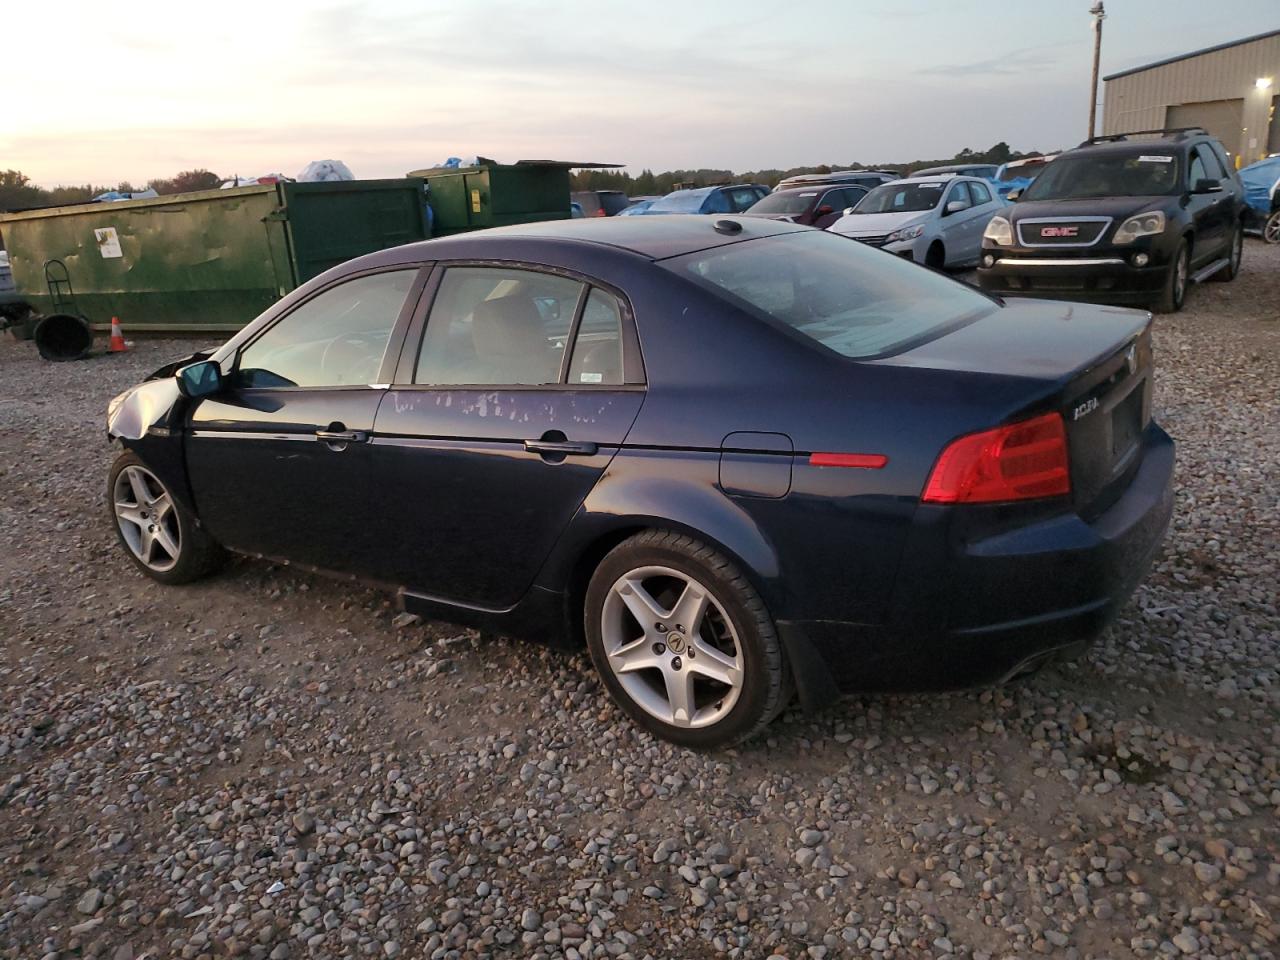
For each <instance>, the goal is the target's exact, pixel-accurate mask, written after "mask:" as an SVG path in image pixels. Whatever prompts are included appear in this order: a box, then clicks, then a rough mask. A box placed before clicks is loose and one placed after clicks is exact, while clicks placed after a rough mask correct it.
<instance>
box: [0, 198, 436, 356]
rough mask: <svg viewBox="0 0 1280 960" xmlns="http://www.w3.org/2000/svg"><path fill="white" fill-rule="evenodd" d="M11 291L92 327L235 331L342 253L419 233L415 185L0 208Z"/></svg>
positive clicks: (41, 309)
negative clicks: (115, 323)
mask: <svg viewBox="0 0 1280 960" xmlns="http://www.w3.org/2000/svg"><path fill="white" fill-rule="evenodd" d="M0 231H3V234H4V238H5V244H6V246H7V247H8V250H9V260H10V266H11V269H12V271H13V280H14V285H15V286H16V288H17V293H18V295H19V296H21V297H22V298H23V299H24V300H25V301H26V302H27V303H29V304H30V305H31V306H32V307H34V308H35V310H36V311H37V313H38V314H53V313H73V314H79V315H82V316H84V317H85V318H87V319H88V320H89V322H90V323H91V324H92V325H93V327H94V328H95V329H106V328H107V327H109V326H110V324H111V318H112V317H113V316H115V317H119V318H120V321H121V324H122V325H123V326H124V328H125V329H126V330H127V331H130V332H139V331H220V330H238V329H239V328H240V327H242V326H244V325H245V324H246V323H248V322H249V321H250V320H252V319H253V318H254V317H255V316H257V315H258V314H259V313H261V312H262V311H263V310H264V309H266V308H267V307H269V306H270V305H271V304H272V303H274V302H275V301H276V300H278V299H279V298H280V297H282V296H284V295H285V294H286V293H288V292H289V291H290V290H293V289H294V288H295V287H297V286H299V285H300V284H302V283H305V282H306V281H307V280H310V279H311V278H312V277H314V276H317V275H318V274H320V273H323V272H324V271H325V270H327V269H329V268H330V267H332V266H336V265H337V264H339V263H342V262H343V261H345V260H349V259H351V258H352V257H357V256H360V255H361V254H365V253H371V252H373V251H375V250H382V249H385V248H386V247H394V246H398V245H399V244H402V243H411V242H413V241H417V240H424V239H426V237H427V221H426V214H425V193H424V189H423V184H422V181H421V180H415V179H396V180H346V181H338V182H324V183H275V184H259V185H255V186H248V187H235V188H230V189H226V190H205V191H201V192H198V193H185V194H176V195H173V196H166V197H157V198H154V199H149V200H123V201H118V202H114V203H86V204H77V205H75V206H69V207H51V208H48V209H44V210H28V211H25V212H22V213H12V214H6V215H0Z"/></svg>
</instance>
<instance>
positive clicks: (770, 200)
mask: <svg viewBox="0 0 1280 960" xmlns="http://www.w3.org/2000/svg"><path fill="white" fill-rule="evenodd" d="M817 197H818V191H817V190H784V191H783V192H781V193H771V194H769V195H768V196H767V197H764V198H763V199H761V200H759V201H758V202H757V203H754V204H752V205H751V212H752V213H776V214H800V213H804V212H805V211H806V210H808V209H809V207H811V206H812V205H813V202H814V200H816V199H817Z"/></svg>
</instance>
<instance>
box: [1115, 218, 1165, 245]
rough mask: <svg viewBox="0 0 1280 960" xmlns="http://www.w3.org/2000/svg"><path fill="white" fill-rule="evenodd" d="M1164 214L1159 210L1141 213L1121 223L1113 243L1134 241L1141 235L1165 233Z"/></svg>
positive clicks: (1148, 235)
mask: <svg viewBox="0 0 1280 960" xmlns="http://www.w3.org/2000/svg"><path fill="white" fill-rule="evenodd" d="M1164 224H1165V220H1164V214H1163V213H1161V212H1160V211H1159V210H1157V211H1155V212H1154V213H1140V214H1138V215H1137V216H1136V217H1130V218H1129V219H1128V220H1126V221H1125V222H1124V223H1122V224H1120V226H1119V228H1118V229H1117V230H1116V235H1115V237H1114V238H1113V240H1112V242H1113V243H1133V241H1135V240H1137V239H1138V238H1139V237H1150V236H1153V235H1154V234H1157V233H1164Z"/></svg>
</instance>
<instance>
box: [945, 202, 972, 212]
mask: <svg viewBox="0 0 1280 960" xmlns="http://www.w3.org/2000/svg"><path fill="white" fill-rule="evenodd" d="M968 209H969V201H968V200H952V201H951V202H950V203H948V204H947V209H946V212H947V213H960V212H962V211H964V210H968Z"/></svg>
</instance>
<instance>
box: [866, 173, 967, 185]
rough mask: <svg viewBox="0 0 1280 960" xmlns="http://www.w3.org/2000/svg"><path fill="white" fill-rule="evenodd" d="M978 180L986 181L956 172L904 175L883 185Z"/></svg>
mask: <svg viewBox="0 0 1280 960" xmlns="http://www.w3.org/2000/svg"><path fill="white" fill-rule="evenodd" d="M958 180H959V181H964V180H976V181H978V183H986V182H987V181H985V180H983V179H982V178H981V177H966V176H965V175H964V174H956V173H938V174H933V175H931V176H927V177H903V178H902V179H901V180H891V181H889V183H887V184H882V186H893V185H895V184H899V183H955V182H956V181H958Z"/></svg>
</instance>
